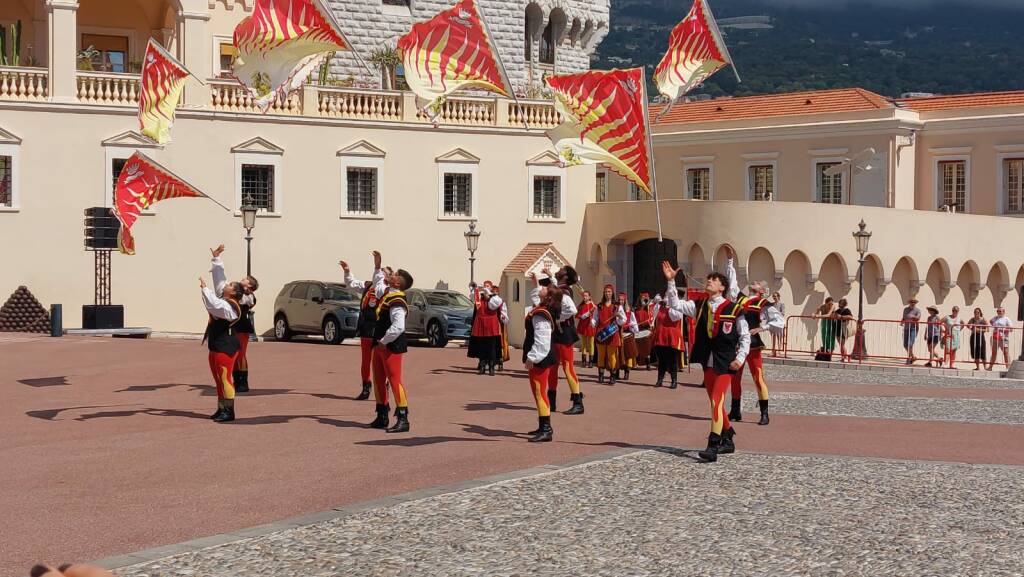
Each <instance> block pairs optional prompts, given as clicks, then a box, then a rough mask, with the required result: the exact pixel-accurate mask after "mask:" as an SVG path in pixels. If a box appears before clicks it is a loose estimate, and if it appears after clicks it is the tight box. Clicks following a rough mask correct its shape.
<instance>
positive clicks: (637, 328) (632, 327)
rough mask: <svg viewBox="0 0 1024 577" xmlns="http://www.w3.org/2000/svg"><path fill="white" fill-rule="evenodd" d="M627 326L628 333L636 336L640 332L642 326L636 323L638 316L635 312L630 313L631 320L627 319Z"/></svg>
mask: <svg viewBox="0 0 1024 577" xmlns="http://www.w3.org/2000/svg"><path fill="white" fill-rule="evenodd" d="M626 325H628V326H629V331H628V332H631V333H634V334H636V333H638V332H640V325H638V324H637V323H636V314H635V313H634V312H633V311H629V319H627V321H626Z"/></svg>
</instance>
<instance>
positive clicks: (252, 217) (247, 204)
mask: <svg viewBox="0 0 1024 577" xmlns="http://www.w3.org/2000/svg"><path fill="white" fill-rule="evenodd" d="M239 210H241V211H242V227H243V228H245V274H246V276H249V275H252V229H253V228H255V227H256V211H258V210H259V209H258V208H257V207H256V206H254V205H253V204H252V197H251V196H249V195H248V194H247V195H245V201H244V202H243V204H242V206H241V207H240V208H239Z"/></svg>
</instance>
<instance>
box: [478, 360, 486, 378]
mask: <svg viewBox="0 0 1024 577" xmlns="http://www.w3.org/2000/svg"><path fill="white" fill-rule="evenodd" d="M486 372H487V367H486V366H485V365H484V361H483V359H480V362H479V363H477V364H476V374H478V375H482V374H484V373H486Z"/></svg>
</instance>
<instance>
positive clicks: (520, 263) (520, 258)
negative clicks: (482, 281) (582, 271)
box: [504, 242, 569, 273]
mask: <svg viewBox="0 0 1024 577" xmlns="http://www.w3.org/2000/svg"><path fill="white" fill-rule="evenodd" d="M548 250H553V251H555V254H557V255H558V257H559V258H561V259H562V261H564V262H569V260H568V259H566V258H565V257H564V256H563V255H562V253H560V252H559V251H558V249H557V248H555V243H553V242H531V243H529V244H527V245H526V246H525V247H523V250H521V251H519V254H517V255H516V256H515V257H514V258H513V259H512V261H511V262H509V263H508V265H507V266H506V267H505V270H504V272H507V273H525V272H526V271H528V270H530V267H532V266H533V265H534V263H536V262H537V261H538V260H540V257H542V256H544V253H546V252H547V251H548Z"/></svg>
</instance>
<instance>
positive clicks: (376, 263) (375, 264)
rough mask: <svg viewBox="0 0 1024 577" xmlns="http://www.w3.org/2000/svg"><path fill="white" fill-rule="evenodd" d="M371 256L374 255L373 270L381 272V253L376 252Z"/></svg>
mask: <svg viewBox="0 0 1024 577" xmlns="http://www.w3.org/2000/svg"><path fill="white" fill-rule="evenodd" d="M371 254H373V270H380V262H381V259H380V251H379V250H375V251H373V252H372V253H371Z"/></svg>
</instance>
